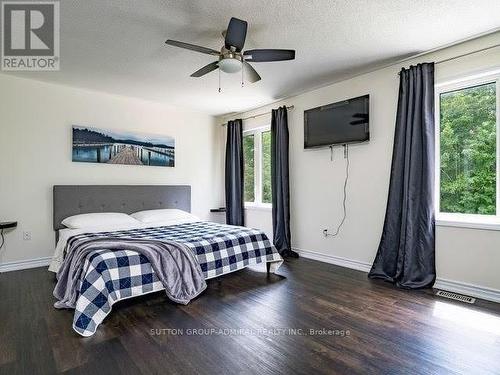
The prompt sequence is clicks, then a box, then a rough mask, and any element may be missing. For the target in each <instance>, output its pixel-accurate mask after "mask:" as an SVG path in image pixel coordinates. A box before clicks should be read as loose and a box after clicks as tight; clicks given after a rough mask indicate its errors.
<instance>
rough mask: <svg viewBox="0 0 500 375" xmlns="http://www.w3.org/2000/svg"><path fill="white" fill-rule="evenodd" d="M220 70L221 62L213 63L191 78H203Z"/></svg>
mask: <svg viewBox="0 0 500 375" xmlns="http://www.w3.org/2000/svg"><path fill="white" fill-rule="evenodd" d="M218 68H219V62H218V61H214V62H213V63H210V64H208V65H205V66H204V67H203V68H201V69H198V70H197V71H196V72H194V73H193V74H191V77H201V76H204V75H205V74H208V73H210V72H211V71H213V70H215V69H218Z"/></svg>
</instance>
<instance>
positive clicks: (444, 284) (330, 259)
mask: <svg viewBox="0 0 500 375" xmlns="http://www.w3.org/2000/svg"><path fill="white" fill-rule="evenodd" d="M293 250H295V251H296V252H297V253H299V255H300V256H302V257H304V258H308V259H312V260H317V261H319V262H324V263H330V264H335V265H336V266H340V267H346V268H351V269H353V270H357V271H362V272H366V273H368V272H369V271H370V268H371V264H370V263H367V262H362V261H359V260H354V259H348V258H343V257H338V256H335V255H328V254H322V253H318V252H315V251H310V250H304V249H298V248H294V249H293ZM433 287H434V288H435V289H442V290H446V291H448V292H455V293H460V294H465V295H467V296H471V297H476V298H481V299H484V300H487V301H492V302H498V303H500V290H498V289H493V288H488V287H484V286H480V285H475V284H469V283H465V282H462V281H455V280H448V279H442V278H439V277H438V278H437V279H436V282H435V283H434V286H433Z"/></svg>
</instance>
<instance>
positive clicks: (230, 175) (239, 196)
mask: <svg viewBox="0 0 500 375" xmlns="http://www.w3.org/2000/svg"><path fill="white" fill-rule="evenodd" d="M225 187H226V223H227V224H230V225H240V226H243V225H244V224H245V211H244V201H243V124H242V120H241V119H237V120H234V121H229V122H228V123H227V141H226V184H225Z"/></svg>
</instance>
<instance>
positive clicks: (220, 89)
mask: <svg viewBox="0 0 500 375" xmlns="http://www.w3.org/2000/svg"><path fill="white" fill-rule="evenodd" d="M218 71H219V93H220V92H221V89H220V68H219V69H218Z"/></svg>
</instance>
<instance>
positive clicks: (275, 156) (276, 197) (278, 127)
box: [271, 106, 298, 257]
mask: <svg viewBox="0 0 500 375" xmlns="http://www.w3.org/2000/svg"><path fill="white" fill-rule="evenodd" d="M288 143H289V135H288V116H287V109H286V106H283V107H280V108H278V109H273V110H272V116H271V188H272V203H273V211H272V212H273V242H274V246H276V249H277V250H278V251H279V252H280V254H281V255H283V256H293V257H298V254H297V253H296V252H294V251H292V244H291V235H290V182H289V164H288Z"/></svg>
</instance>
